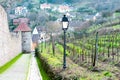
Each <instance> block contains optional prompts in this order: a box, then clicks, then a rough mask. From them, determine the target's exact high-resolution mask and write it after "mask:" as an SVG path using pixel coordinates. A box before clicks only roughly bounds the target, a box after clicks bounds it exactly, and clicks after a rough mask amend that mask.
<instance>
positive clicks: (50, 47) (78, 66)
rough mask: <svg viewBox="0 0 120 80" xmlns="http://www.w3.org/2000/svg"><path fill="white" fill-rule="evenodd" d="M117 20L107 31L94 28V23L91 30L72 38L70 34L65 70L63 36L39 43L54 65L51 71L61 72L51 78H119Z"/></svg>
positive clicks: (86, 79) (119, 33)
mask: <svg viewBox="0 0 120 80" xmlns="http://www.w3.org/2000/svg"><path fill="white" fill-rule="evenodd" d="M118 23H119V22H118ZM118 23H117V24H114V25H113V26H112V27H113V30H108V31H106V32H104V33H101V31H99V30H98V31H96V32H95V30H94V28H93V27H92V28H89V29H88V32H90V33H89V34H85V33H84V34H82V35H77V37H73V38H70V37H69V36H67V43H66V55H67V69H66V70H62V65H63V38H62V36H57V37H56V36H55V37H52V38H51V40H50V41H47V42H45V41H44V42H42V43H41V44H40V45H39V53H40V56H41V58H42V59H43V61H46V62H45V63H47V65H49V66H50V69H51V68H52V71H50V72H53V73H54V75H56V74H57V76H58V75H59V78H57V77H56V78H53V79H52V80H56V79H57V80H61V79H64V80H71V79H72V80H119V79H120V75H119V74H120V58H119V57H120V30H119V24H118ZM114 28H115V29H114ZM44 59H45V60H44ZM48 69H49V68H48ZM46 71H47V70H46ZM48 72H49V71H48ZM53 73H52V74H53ZM60 76H61V77H60ZM52 77H53V76H52Z"/></svg>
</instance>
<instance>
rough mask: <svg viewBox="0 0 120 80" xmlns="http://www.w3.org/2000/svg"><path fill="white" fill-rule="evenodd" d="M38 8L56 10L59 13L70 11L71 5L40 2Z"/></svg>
mask: <svg viewBox="0 0 120 80" xmlns="http://www.w3.org/2000/svg"><path fill="white" fill-rule="evenodd" d="M40 9H42V10H46V9H51V10H52V11H58V12H60V13H65V12H70V11H72V9H71V7H69V6H68V5H59V6H54V5H51V4H47V3H44V4H40Z"/></svg>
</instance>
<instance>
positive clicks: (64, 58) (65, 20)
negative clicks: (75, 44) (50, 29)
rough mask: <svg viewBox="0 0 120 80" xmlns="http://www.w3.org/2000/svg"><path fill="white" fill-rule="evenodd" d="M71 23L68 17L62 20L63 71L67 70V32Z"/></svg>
mask: <svg viewBox="0 0 120 80" xmlns="http://www.w3.org/2000/svg"><path fill="white" fill-rule="evenodd" d="M68 25H69V21H68V18H67V17H66V15H64V16H63V18H62V29H63V31H64V56H63V69H65V68H66V30H67V29H68Z"/></svg>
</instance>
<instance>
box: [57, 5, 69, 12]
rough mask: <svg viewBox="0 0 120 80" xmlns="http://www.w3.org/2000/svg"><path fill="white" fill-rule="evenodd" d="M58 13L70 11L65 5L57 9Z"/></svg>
mask: <svg viewBox="0 0 120 80" xmlns="http://www.w3.org/2000/svg"><path fill="white" fill-rule="evenodd" d="M58 11H59V12H61V13H64V12H70V11H71V9H70V7H69V6H67V5H60V6H59V8H58Z"/></svg>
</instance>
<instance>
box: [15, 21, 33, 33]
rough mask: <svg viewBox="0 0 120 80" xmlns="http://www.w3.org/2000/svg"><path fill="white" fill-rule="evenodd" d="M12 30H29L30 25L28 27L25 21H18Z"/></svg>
mask: <svg viewBox="0 0 120 80" xmlns="http://www.w3.org/2000/svg"><path fill="white" fill-rule="evenodd" d="M14 31H23V32H26V31H31V29H30V27H28V25H27V24H26V23H20V24H19V25H18V27H17V28H16V29H15V30H14Z"/></svg>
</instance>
